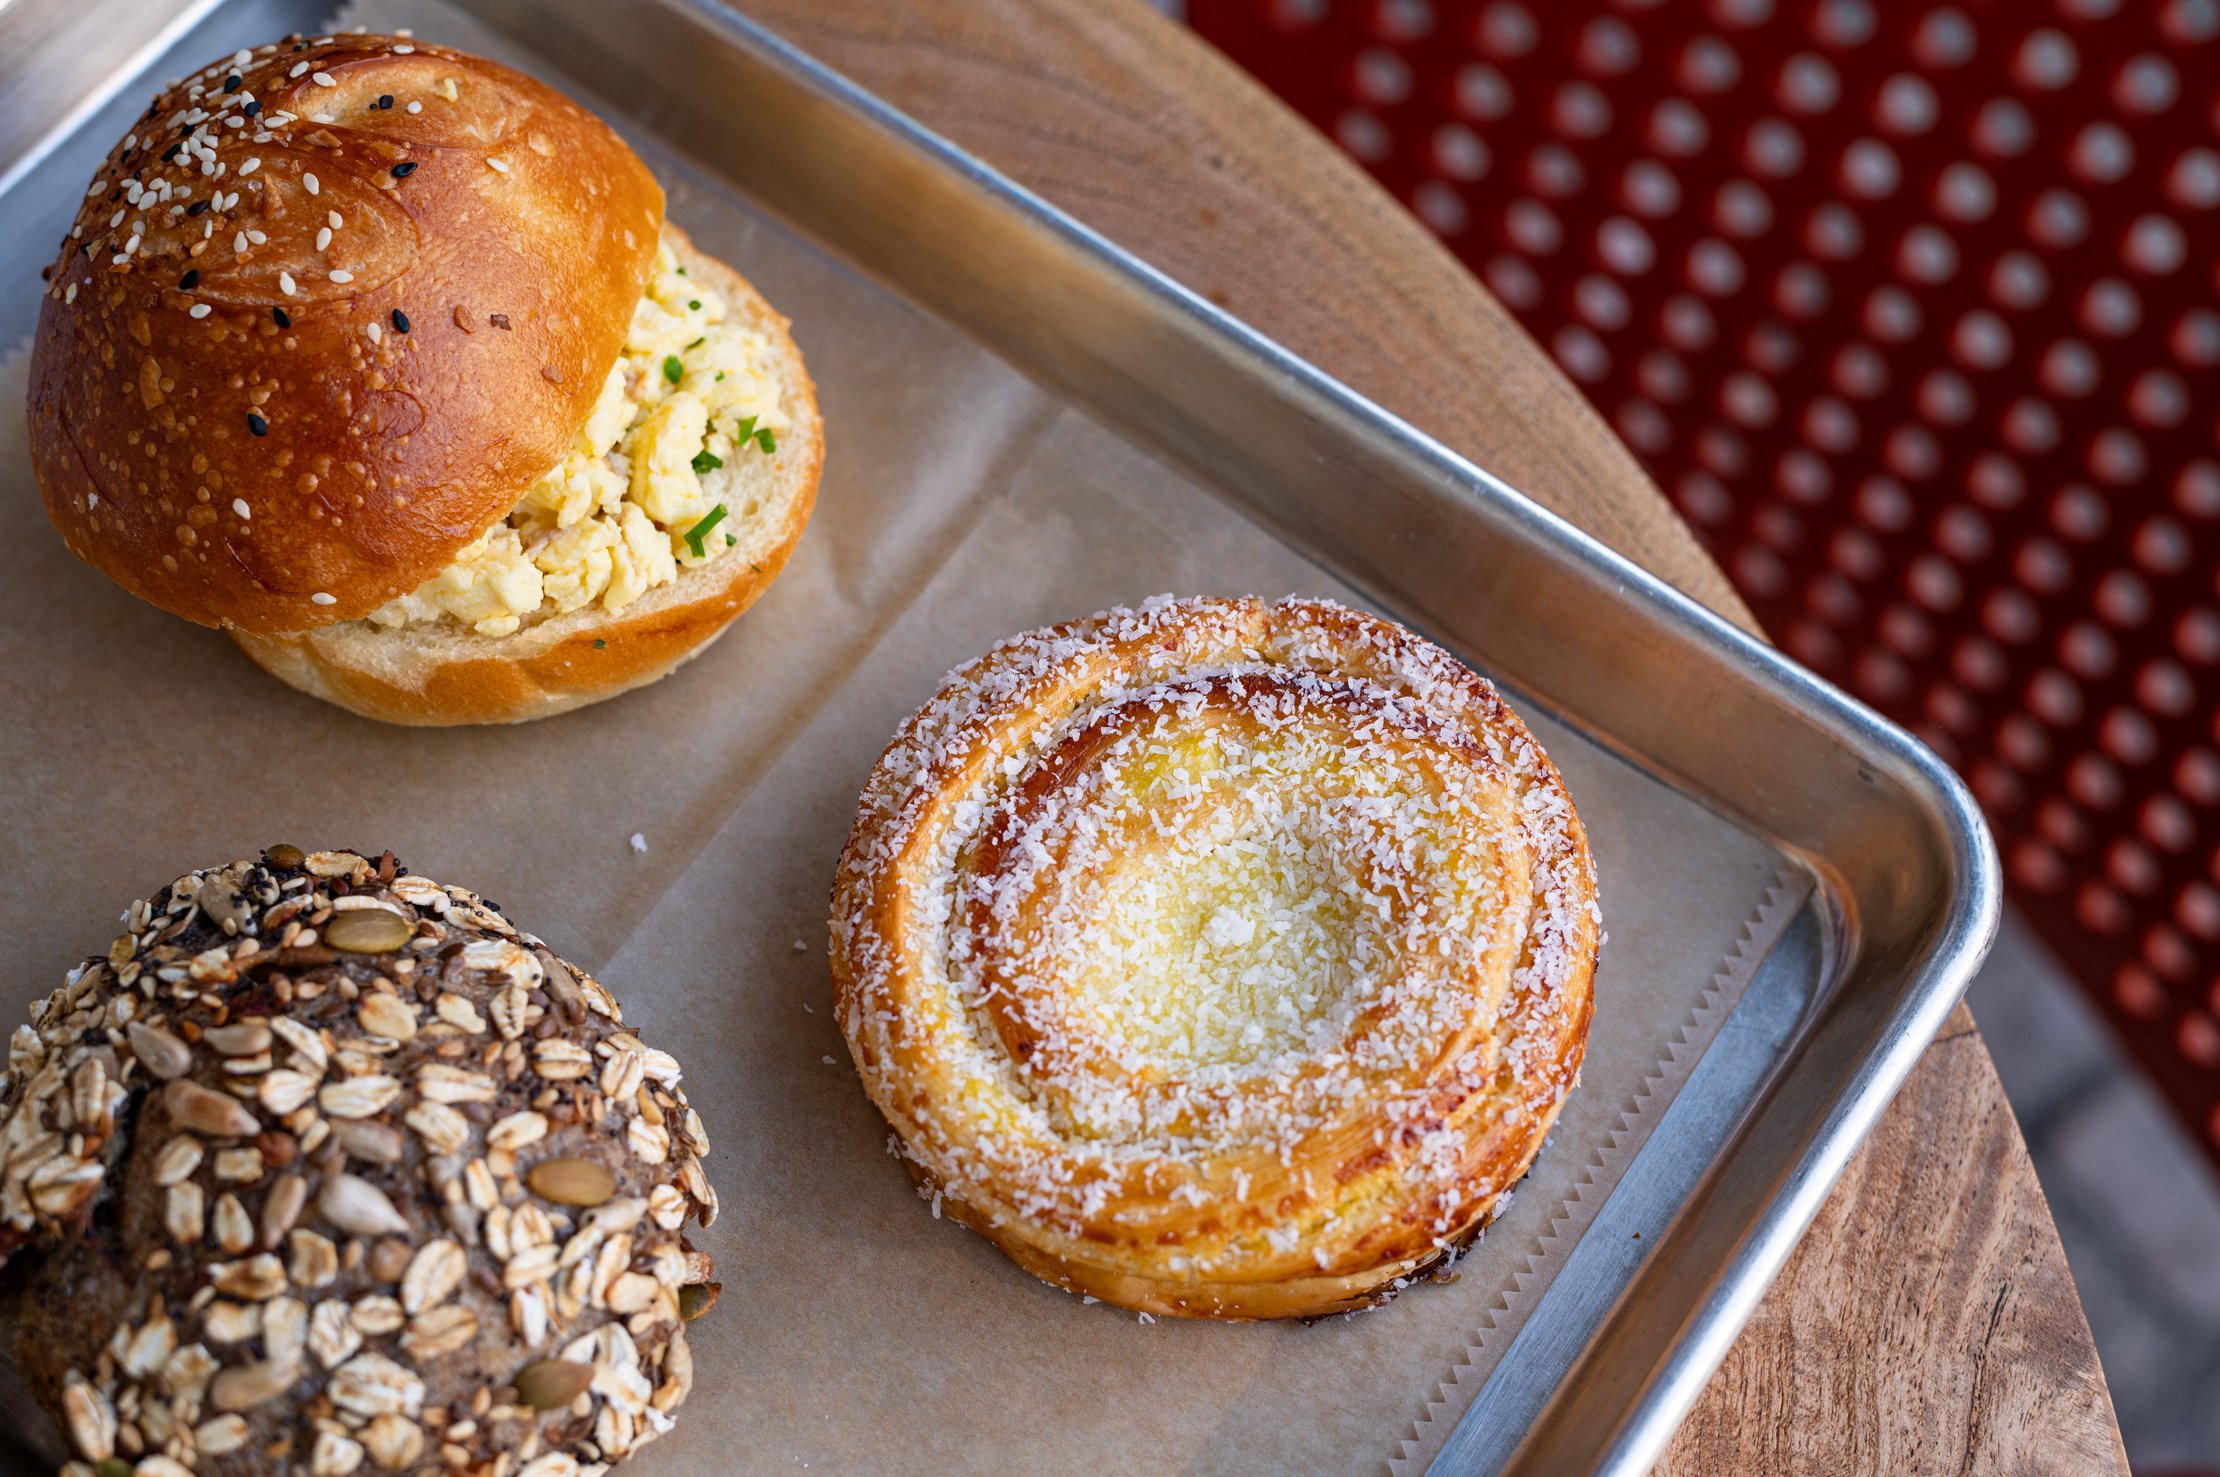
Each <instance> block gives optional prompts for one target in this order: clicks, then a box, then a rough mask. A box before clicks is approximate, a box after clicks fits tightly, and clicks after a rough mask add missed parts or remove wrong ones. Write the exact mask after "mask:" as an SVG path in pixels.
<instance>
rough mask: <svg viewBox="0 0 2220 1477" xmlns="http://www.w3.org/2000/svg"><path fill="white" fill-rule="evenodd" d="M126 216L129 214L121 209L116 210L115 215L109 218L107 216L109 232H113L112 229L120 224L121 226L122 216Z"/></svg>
mask: <svg viewBox="0 0 2220 1477" xmlns="http://www.w3.org/2000/svg"><path fill="white" fill-rule="evenodd" d="M127 214H129V212H128V211H125V210H121V209H118V210H117V211H116V213H115V214H114V215H111V216H109V217H108V229H109V230H111V231H113V230H114V229H115V228H116V227H118V226H120V225H122V224H123V218H124V216H126V215H127Z"/></svg>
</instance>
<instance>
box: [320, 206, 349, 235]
mask: <svg viewBox="0 0 2220 1477" xmlns="http://www.w3.org/2000/svg"><path fill="white" fill-rule="evenodd" d="M324 219H325V220H327V221H329V222H331V228H332V229H333V230H335V231H336V230H338V229H339V228H340V227H341V226H343V225H345V224H347V221H346V218H345V217H344V216H342V215H340V213H339V212H338V211H336V210H327V211H325V212H324Z"/></svg>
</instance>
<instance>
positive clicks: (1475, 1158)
mask: <svg viewBox="0 0 2220 1477" xmlns="http://www.w3.org/2000/svg"><path fill="white" fill-rule="evenodd" d="M1598 939H1599V924H1598V912H1597V907H1596V891H1595V879H1594V870H1593V865H1592V862H1591V860H1590V858H1589V854H1588V849H1587V843H1586V838H1585V835H1584V833H1583V831H1582V829H1581V826H1580V822H1579V818H1578V817H1577V815H1576V814H1575V813H1574V811H1573V808H1572V804H1571V801H1570V799H1569V798H1568V797H1567V796H1566V794H1565V792H1564V788H1563V785H1562V783H1561V781H1560V780H1559V779H1558V776H1557V774H1556V771H1555V770H1554V769H1553V768H1552V767H1551V765H1550V763H1549V761H1548V759H1547V758H1546V757H1545V756H1544V755H1543V754H1542V752H1541V749H1540V747H1539V746H1538V745H1537V744H1536V743H1535V742H1534V740H1533V738H1532V736H1531V735H1530V734H1529V733H1528V732H1527V731H1526V728H1525V726H1524V725H1523V724H1521V723H1520V722H1519V720H1518V718H1517V717H1516V715H1514V714H1513V713H1512V712H1511V711H1510V710H1509V709H1508V708H1506V707H1505V706H1504V705H1503V704H1502V702H1501V701H1500V700H1499V699H1498V698H1497V697H1496V695H1495V692H1494V690H1493V689H1492V688H1491V687H1490V686H1489V685H1488V684H1487V683H1486V682H1484V681H1482V680H1481V679H1480V678H1478V677H1476V676H1474V675H1473V674H1472V673H1470V672H1469V671H1467V670H1465V669H1464V668H1463V667H1461V666H1459V665H1458V664H1457V663H1456V662H1455V661H1453V660H1452V659H1450V658H1449V657H1448V656H1447V655H1446V654H1445V653H1443V652H1441V651H1440V650H1438V649H1437V648H1435V647H1433V646H1430V645H1428V644H1427V643H1425V642H1423V641H1421V640H1419V639H1418V638H1417V637H1415V636H1412V635H1411V634H1410V633H1408V632H1406V631H1403V630H1402V629H1401V628H1399V627H1396V626H1394V625H1392V624H1390V623H1388V622H1385V621H1381V620H1377V619H1375V618H1372V617H1369V616H1364V615H1360V614H1358V613H1356V612H1353V611H1349V610H1346V609H1343V608H1341V607H1339V606H1335V605H1331V604H1328V603H1325V602H1317V601H1297V600H1290V601H1283V602H1281V603H1279V604H1276V605H1266V604H1264V603H1262V602H1258V601H1229V600H1193V601H1184V602H1170V601H1166V602H1159V603H1152V604H1151V605H1149V606H1146V607H1143V608H1142V609H1141V610H1138V611H1124V610H1120V611H1112V612H1109V613H1107V614H1104V615H1101V616H1097V617H1094V618H1093V619H1091V620H1086V621H1080V622H1076V623H1073V624H1071V625H1067V626H1060V627H1053V628H1050V629H1047V630H1044V631H1037V632H1033V633H1031V634H1029V635H1026V636H1021V637H1018V638H1016V639H1015V640H1013V641H1011V642H1008V643H1006V644H1005V645H1003V646H1001V647H1000V648H998V649H996V650H995V651H994V652H992V653H990V654H988V655H987V656H986V657H984V658H982V659H980V660H979V661H977V662H975V663H973V664H971V665H970V666H968V667H965V668H963V669H961V670H959V671H957V672H956V673H953V674H951V676H950V678H949V680H948V682H947V683H946V685H945V686H944V687H943V688H942V690H941V692H940V694H939V695H938V696H937V697H936V698H935V699H934V700H933V701H932V702H931V703H929V704H928V705H927V706H926V707H925V708H923V709H922V710H920V711H919V712H918V713H917V714H916V715H915V716H914V717H912V718H911V720H910V721H909V723H908V724H906V725H905V726H904V728H903V729H902V731H901V732H900V733H899V734H898V735H897V736H896V738H895V740H894V742H893V743H892V744H891V745H890V746H889V748H888V749H887V752H886V754H885V755H884V756H883V757H882V758H881V760H880V763H879V765H878V768H877V769H876V771H875V772H874V773H873V775H872V778H871V782H870V784H869V785H868V786H867V787H866V789H865V792H864V796H863V800H862V804H861V808H860V810H859V813H858V816H857V820H856V824H855V828H854V830H853V832H852V833H851V835H850V838H849V842H848V846H847V849H846V851H845V852H844V853H843V856H842V859H841V866H840V872H839V877H838V881H837V882H836V885H835V889H834V896H833V910H832V964H833V978H834V983H835V987H836V990H837V992H838V1000H839V1008H840V1015H841V1024H842V1029H843V1030H844V1032H845V1033H846V1035H847V1038H848V1042H849V1047H850V1050H851V1052H852V1053H853V1055H854V1057H855V1061H856V1065H857V1068H858V1070H859V1072H860V1073H861V1075H862V1077H863V1080H864V1083H865V1085H866V1087H867V1089H868V1090H869V1091H870V1093H871V1095H872V1098H873V1100H874V1101H875V1102H876V1103H877V1104H878V1106H879V1108H880V1111H881V1112H882V1113H884V1114H885V1115H886V1117H887V1119H888V1121H889V1123H890V1124H891V1125H892V1126H893V1127H894V1129H895V1131H896V1134H897V1136H898V1138H899V1140H900V1142H901V1145H902V1148H903V1152H904V1154H905V1156H906V1159H907V1161H908V1162H909V1164H910V1166H911V1169H912V1172H913V1173H915V1174H916V1175H917V1177H918V1178H919V1180H920V1181H921V1182H922V1183H923V1184H924V1185H925V1186H926V1187H927V1188H928V1189H929V1190H930V1191H931V1192H932V1193H933V1194H934V1195H935V1197H936V1198H937V1201H938V1203H940V1204H941V1205H942V1206H943V1208H944V1209H946V1210H948V1211H950V1212H952V1213H953V1214H954V1215H956V1216H957V1217H958V1218H959V1219H961V1220H963V1221H964V1222H966V1223H967V1224H969V1225H971V1226H973V1227H974V1228H976V1229H978V1230H979V1231H981V1232H982V1233H983V1234H985V1235H986V1236H987V1237H989V1238H990V1239H991V1240H993V1241H994V1242H995V1243H996V1244H997V1245H999V1246H1001V1247H1002V1249H1003V1250H1004V1251H1005V1252H1007V1253H1008V1254H1009V1255H1010V1256H1011V1257H1012V1258H1013V1259H1014V1260H1016V1261H1017V1262H1018V1263H1019V1265H1021V1266H1023V1267H1025V1268H1026V1269H1027V1270H1029V1271H1031V1272H1033V1273H1035V1274H1036V1275H1038V1276H1040V1277H1042V1278H1045V1279H1046V1280H1048V1281H1050V1282H1053V1283H1056V1284H1057V1285H1059V1286H1061V1287H1064V1288H1067V1289H1069V1290H1072V1291H1075V1292H1082V1293H1086V1294H1089V1295H1091V1296H1094V1297H1098V1298H1101V1299H1103V1300H1105V1301H1108V1302H1112V1303H1116V1304H1118V1305H1120V1306H1123V1307H1127V1308H1132V1309H1136V1310H1139V1311H1143V1312H1148V1313H1156V1314H1175V1315H1182V1316H1195V1317H1218V1318H1280V1317H1309V1316H1316V1315H1320V1314H1324V1313H1331V1312H1338V1311H1345V1310H1348V1309H1351V1308H1356V1307H1361V1306H1365V1305H1366V1304H1368V1303H1372V1302H1376V1301H1379V1300H1380V1299H1382V1298H1383V1297H1386V1296H1390V1295H1392V1294H1393V1292H1394V1291H1395V1290H1396V1289H1398V1288H1400V1287H1401V1286H1402V1285H1403V1284H1404V1282H1405V1281H1406V1280H1407V1279H1408V1278H1410V1277H1411V1276H1412V1275H1414V1274H1415V1273H1417V1272H1420V1271H1422V1270H1423V1269H1425V1268H1426V1267H1427V1266H1428V1265H1430V1264H1432V1263H1434V1262H1436V1261H1438V1260H1439V1259H1440V1258H1441V1257H1442V1256H1443V1255H1444V1254H1445V1253H1446V1252H1447V1251H1448V1250H1449V1249H1451V1248H1453V1247H1455V1246H1457V1245H1460V1244H1461V1243H1462V1242H1463V1241H1464V1240H1466V1239H1469V1237H1470V1236H1471V1234H1472V1233H1473V1232H1474V1231H1475V1230H1476V1229H1477V1228H1478V1227H1479V1226H1480V1225H1481V1224H1483V1223H1484V1221H1485V1220H1486V1219H1487V1218H1488V1217H1489V1216H1490V1215H1491V1214H1492V1213H1493V1212H1494V1210H1495V1209H1496V1207H1497V1206H1498V1204H1499V1202H1500V1200H1501V1198H1502V1196H1503V1195H1504V1193H1505V1192H1506V1191H1507V1190H1508V1189H1509V1188H1510V1187H1511V1186H1512V1185H1513V1184H1515V1183H1516V1182H1517V1181H1518V1179H1519V1178H1520V1177H1521V1176H1522V1175H1523V1174H1524V1173H1525V1171H1526V1168H1527V1166H1528V1165H1529V1164H1530V1163H1531V1162H1532V1160H1533V1157H1534V1155H1535V1154H1536V1152H1538V1150H1539V1149H1540V1146H1541V1143H1542V1140H1543V1139H1544V1137H1545V1136H1546V1135H1547V1134H1548V1131H1549V1128H1550V1126H1551V1124H1552V1123H1554V1122H1555V1120H1556V1116H1557V1113H1558V1111H1559V1109H1560V1108H1561V1107H1562V1105H1563V1102H1564V1098H1565V1095H1566V1093H1567V1092H1568V1091H1569V1090H1570V1089H1571V1087H1572V1085H1573V1083H1574V1080H1575V1078H1576V1076H1577V1074H1578V1070H1579V1065H1580V1059H1581V1054H1582V1051H1583V1049H1584V1047H1585V1044H1586V1040H1587V1030H1588V1021H1589V1017H1590V1013H1591V1010H1592V997H1591V985H1592V980H1593V974H1594V966H1595V956H1596V950H1597V945H1598Z"/></svg>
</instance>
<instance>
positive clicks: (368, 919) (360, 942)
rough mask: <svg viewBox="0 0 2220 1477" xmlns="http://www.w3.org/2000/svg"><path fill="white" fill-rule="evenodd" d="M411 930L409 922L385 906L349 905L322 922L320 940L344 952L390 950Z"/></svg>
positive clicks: (386, 951)
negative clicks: (322, 935) (326, 921)
mask: <svg viewBox="0 0 2220 1477" xmlns="http://www.w3.org/2000/svg"><path fill="white" fill-rule="evenodd" d="M415 932H416V926H415V925H414V924H413V923H411V922H409V920H408V919H406V918H403V917H402V916H401V915H400V914H398V913H395V912H391V911H389V910H387V909H385V908H351V909H349V910H348V911H346V912H344V913H336V914H334V915H332V919H331V921H330V922H329V923H326V924H325V925H324V942H325V943H327V944H329V945H331V946H332V947H333V948H335V949H338V950H339V951H341V952H342V953H347V954H390V953H392V952H393V951H394V950H395V949H398V948H400V947H401V946H402V945H403V944H405V943H407V942H408V941H409V936H410V935H411V934H413V933H415Z"/></svg>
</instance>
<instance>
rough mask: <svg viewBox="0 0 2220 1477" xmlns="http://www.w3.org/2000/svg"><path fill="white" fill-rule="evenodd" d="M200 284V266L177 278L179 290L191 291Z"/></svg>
mask: <svg viewBox="0 0 2220 1477" xmlns="http://www.w3.org/2000/svg"><path fill="white" fill-rule="evenodd" d="M198 286H200V268H198V267H195V268H193V270H191V271H190V272H187V273H186V274H185V275H184V276H182V277H180V278H178V279H177V290H178V291H179V292H191V291H192V290H193V289H194V288H196V287H198Z"/></svg>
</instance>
